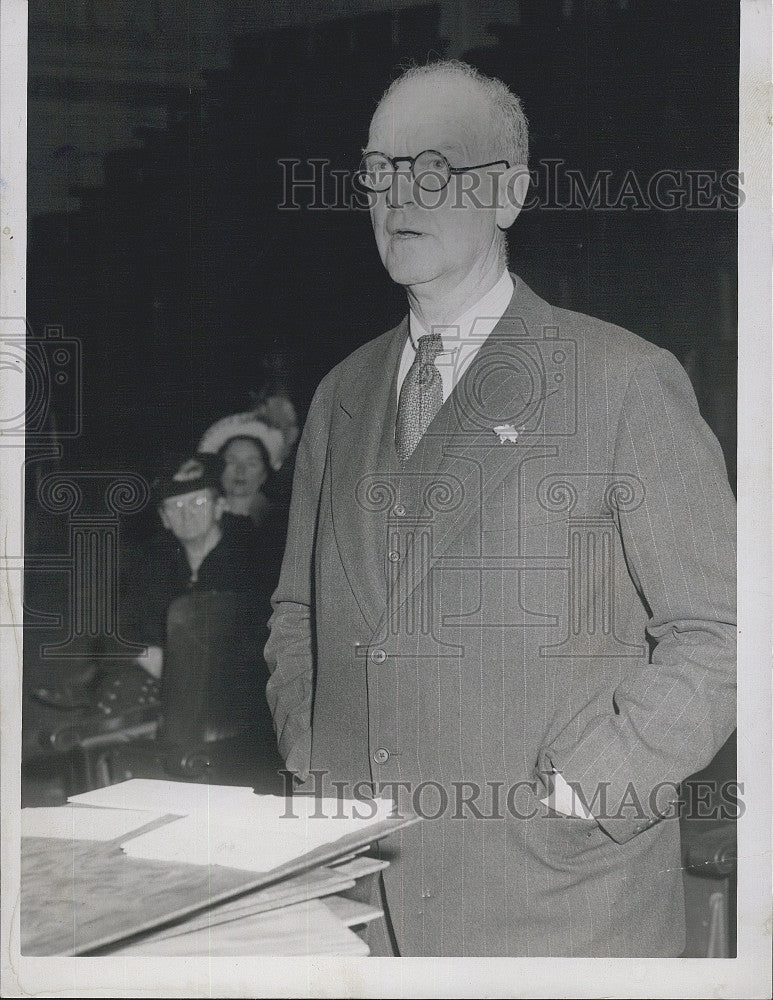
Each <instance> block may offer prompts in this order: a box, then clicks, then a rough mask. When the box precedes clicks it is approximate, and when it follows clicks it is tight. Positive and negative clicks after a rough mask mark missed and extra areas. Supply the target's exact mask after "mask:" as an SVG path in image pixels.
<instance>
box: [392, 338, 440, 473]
mask: <svg viewBox="0 0 773 1000" xmlns="http://www.w3.org/2000/svg"><path fill="white" fill-rule="evenodd" d="M442 350H443V341H442V339H441V337H440V334H439V333H427V334H425V335H424V336H423V337H419V343H418V344H417V346H416V357H415V358H414V359H413V364H412V365H411V367H410V368H409V369H408V374H407V375H406V376H405V380H404V381H403V387H402V389H401V390H400V402H399V403H398V406H397V428H396V431H395V445H396V447H397V454H398V455H399V456H400V459H401V461H403V462H407V460H408V459H409V458H410V457H411V455H412V454H413V451H414V449H415V447H416V445H417V444H418V443H419V441H421V438H422V436H423V434H424V432H425V431H426V429H427V428H428V427H429V425H430V422H431V421H432V418H433V417H434V416H435V414H436V413H437V411H438V410H439V409H440V407H441V406H442V404H443V380H442V379H441V377H440V372H439V371H438V369H437V366H436V365H435V358H436V357H437V356H438V354H440V353H441V352H442Z"/></svg>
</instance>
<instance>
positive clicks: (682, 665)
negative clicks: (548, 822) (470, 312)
mask: <svg viewBox="0 0 773 1000" xmlns="http://www.w3.org/2000/svg"><path fill="white" fill-rule="evenodd" d="M615 472H616V473H618V474H623V473H633V474H634V475H635V476H637V477H638V479H639V480H640V481H641V483H642V486H643V489H644V499H643V502H642V503H641V504H639V505H638V506H635V507H634V505H631V506H632V509H626V508H625V506H624V505H623V504H619V505H618V509H617V510H616V512H615V516H616V519H617V525H618V529H619V532H620V539H621V542H622V546H623V551H624V555H625V560H626V563H627V566H628V570H629V573H630V575H631V579H632V580H633V582H634V584H635V586H636V588H637V590H638V591H639V594H640V596H641V597H642V599H643V601H644V603H645V606H646V607H647V609H648V616H649V622H648V626H647V638H648V639H649V642H650V646H651V649H652V653H651V657H650V663H649V666H648V669H646V670H639V671H633V672H631V673H630V674H629V675H628V676H627V677H626V678H625V679H624V680H623V681H622V683H620V684H619V685H618V687H617V688H616V689H615V691H614V697H613V699H612V704H610V706H609V709H608V711H606V712H605V713H604V714H601V715H598V716H596V717H595V718H592V719H590V720H589V722H588V724H587V725H586V726H585V728H584V731H583V732H582V734H581V736H580V739H579V741H577V740H576V732H575V734H574V735H573V736H572V737H571V738H570V737H569V735H568V734H566V733H565V734H563V737H562V736H561V735H559V737H558V738H557V739H556V740H554V741H553V743H552V745H551V746H550V747H548V748H546V752H545V755H544V756H545V759H546V761H547V764H548V765H550V764H552V765H553V766H555V768H556V770H558V771H560V772H562V773H563V775H564V778H565V779H566V780H567V781H568V782H569V784H574V785H576V786H579V789H580V790H581V791H582V794H583V797H584V799H585V801H586V802H591V800H592V798H593V796H594V794H596V792H597V790H598V789H599V788H600V787H601V786H602V785H603V786H604V787H605V789H606V801H607V808H608V810H609V811H608V812H607V813H606V815H603V814H600V813H599V812H597V810H596V809H593V810H592V811H593V813H594V816H596V818H597V819H598V821H599V822H600V824H601V825H602V827H603V828H604V829H605V830H606V832H607V833H609V834H610V836H612V837H613V838H614V839H615V840H617V841H618V842H620V843H622V842H624V841H626V840H629V839H630V838H631V837H633V836H635V835H636V834H638V833H640V832H642V831H643V830H645V829H647V828H648V827H650V826H652V825H653V824H654V823H656V822H657V821H658V819H659V818H660V817H661V815H662V814H663V812H664V807H665V811H667V808H668V806H669V802H668V801H667V800H670V802H671V803H673V801H674V800H675V799H676V796H677V788H676V786H677V784H678V783H679V782H681V781H682V780H683V779H685V778H686V777H688V776H689V775H690V774H693V773H694V772H695V771H697V770H699V769H700V768H702V767H704V766H705V765H706V764H708V763H709V761H710V760H711V759H712V757H714V755H715V754H716V753H717V751H718V750H719V748H720V747H721V746H722V744H723V743H724V742H725V740H726V739H727V738H728V737H729V735H730V734H731V733H732V731H733V729H734V727H735V665H736V628H735V625H736V617H735V615H736V611H735V566H736V560H735V530H736V524H735V501H734V498H733V494H732V492H731V490H730V486H729V483H728V481H727V474H726V471H725V464H724V459H723V456H722V452H721V450H720V447H719V444H718V442H717V440H716V438H715V437H714V435H713V434H712V433H711V431H710V430H709V428H708V427H707V425H706V424H705V423H704V421H703V420H702V418H701V416H700V413H699V411H698V405H697V402H696V400H695V395H694V393H693V391H692V386H691V385H690V382H689V379H688V378H687V375H686V373H685V372H684V370H683V368H682V366H681V365H680V364H679V363H678V362H677V361H676V359H675V358H674V357H673V356H672V355H671V354H669V353H668V352H667V351H662V350H660V349H657V350H656V351H654V352H652V353H650V354H648V355H647V356H646V357H645V358H644V359H643V360H642V361H640V362H639V363H638V365H637V367H636V368H635V369H634V370H633V371H632V373H631V377H630V381H629V384H628V388H627V392H626V396H625V401H624V404H623V407H622V411H621V415H620V420H619V424H618V429H617V438H616V443H615V459H614V469H613V476H614V473H615ZM642 638H644V637H642ZM543 763H544V762H543ZM541 769H543V768H541ZM548 769H549V766H548V767H544V770H548ZM657 789H661V790H662V791H663V793H664V794H663V795H662V796H660V797H656V796H655V795H654V791H655V790H657ZM669 791H670V794H669ZM621 804H627V805H628V806H630V809H628V811H626V810H624V809H623V810H621V809H620V808H619V807H620V806H621ZM632 813H633V814H634V815H633V818H631V815H632Z"/></svg>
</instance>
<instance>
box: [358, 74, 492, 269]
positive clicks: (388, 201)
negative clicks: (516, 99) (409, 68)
mask: <svg viewBox="0 0 773 1000" xmlns="http://www.w3.org/2000/svg"><path fill="white" fill-rule="evenodd" d="M425 149H432V150H437V151H438V152H440V153H443V155H444V156H445V157H446V159H447V160H448V162H449V163H450V164H451V166H452V167H466V166H471V165H474V164H477V163H486V162H489V161H491V160H497V159H500V158H502V156H503V154H502V151H501V150H498V149H493V148H492V140H491V136H490V119H489V113H488V109H487V107H486V104H485V101H484V100H483V98H482V96H481V95H480V94H479V93H478V90H477V88H476V87H475V86H474V84H472V83H471V82H469V81H466V80H456V79H443V78H440V77H439V78H436V79H435V78H429V79H424V80H413V81H408V82H406V83H403V84H402V85H401V86H400V87H399V88H398V89H397V91H396V92H395V93H394V94H393V95H392V96H391V97H390V98H389V99H388V100H386V101H384V102H383V103H382V105H381V106H380V107H379V108H378V110H377V111H376V114H375V115H374V117H373V121H372V122H371V126H370V133H369V136H368V150H369V151H373V150H376V151H378V152H381V153H386V154H387V156H390V157H395V156H416V155H418V154H419V153H421V152H422V151H423V150H425ZM406 167H407V164H402V163H401V164H398V168H399V169H398V173H397V176H396V177H395V178H394V180H393V182H392V186H391V187H390V188H389V189H388V190H387V191H385V192H383V193H380V194H373V195H371V197H372V198H373V202H372V203H371V205H372V207H371V221H372V223H373V231H374V233H375V236H376V244H377V246H378V250H379V253H380V255H381V260H382V261H383V263H384V266H385V267H386V269H387V271H388V272H389V275H390V277H391V278H392V280H393V281H395V282H397V283H398V284H400V285H407V286H417V285H421V284H424V283H426V282H435V283H436V287H446V286H448V287H454V286H456V285H458V284H459V283H460V281H461V280H462V279H464V278H465V277H466V276H467V275H468V274H470V273H471V271H472V270H473V269H474V267H475V265H476V263H478V264H480V263H482V262H483V261H485V260H486V257H487V255H490V254H491V251H492V246H493V244H494V242H495V239H496V224H497V222H496V210H495V208H494V207H493V206H494V202H495V198H496V194H495V180H494V176H493V174H492V173H491V171H487V170H477V171H472V172H470V173H465V174H452V176H451V179H450V181H449V183H448V186H447V187H446V188H445V189H444V190H443V191H442V192H424V191H422V190H421V189H418V188H417V186H416V185H415V184H414V183H413V181H412V179H411V176H410V173H409V172H408V170H407V169H405V168H406ZM499 169H500V171H501V169H502V168H501V167H500V168H499ZM471 189H472V193H470V192H471ZM476 200H477V202H478V204H475V201H476Z"/></svg>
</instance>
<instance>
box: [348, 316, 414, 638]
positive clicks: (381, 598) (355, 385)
mask: <svg viewBox="0 0 773 1000" xmlns="http://www.w3.org/2000/svg"><path fill="white" fill-rule="evenodd" d="M407 336H408V319H407V317H406V318H405V319H404V320H403V321H402V323H400V325H399V326H397V327H396V328H395V329H394V330H392V331H391V332H390V333H388V334H385V335H384V337H382V338H381V340H380V342H377V343H376V345H375V350H374V351H373V352H372V353H371V354H369V355H368V356H367V363H366V364H364V365H362V366H360V368H359V370H358V372H357V373H356V374H355V375H354V376H353V377H352V378H350V379H349V380H347V381H345V382H344V383H343V384H342V385H341V388H340V390H339V396H338V407H337V410H336V412H334V416H333V419H334V422H335V424H334V427H333V432H332V433H331V440H332V442H333V446H332V449H331V458H330V462H331V478H332V496H333V497H334V503H333V504H332V517H333V530H334V533H335V539H336V544H337V546H338V550H339V553H340V556H341V561H342V562H343V566H344V570H345V572H346V576H347V579H348V580H349V584H350V586H351V588H352V591H353V593H354V595H355V598H356V600H357V603H358V604H359V607H360V610H361V612H362V614H363V617H364V618H365V620H366V622H368V624H369V625H370V626H371V627H372V628H374V627H375V625H376V623H377V622H378V621H379V620H380V618H381V617H382V615H383V612H384V607H385V605H386V577H385V575H384V556H385V553H384V544H385V539H386V534H385V526H386V517H387V514H388V511H389V509H390V508H391V506H392V505H393V504H394V502H395V499H396V494H394V483H393V479H392V477H393V475H394V471H395V463H396V462H397V456H396V455H395V453H394V444H393V438H394V423H395V417H396V409H397V402H396V382H397V373H398V369H399V365H400V358H401V355H402V351H403V347H404V345H405V340H406V338H407ZM386 446H390V447H386ZM390 448H391V450H390Z"/></svg>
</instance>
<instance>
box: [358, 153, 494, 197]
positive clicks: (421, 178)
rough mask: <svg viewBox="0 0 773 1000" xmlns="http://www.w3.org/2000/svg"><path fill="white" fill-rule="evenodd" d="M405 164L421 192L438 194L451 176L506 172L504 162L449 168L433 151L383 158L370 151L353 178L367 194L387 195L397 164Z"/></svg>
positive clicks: (383, 156) (381, 154)
mask: <svg viewBox="0 0 773 1000" xmlns="http://www.w3.org/2000/svg"><path fill="white" fill-rule="evenodd" d="M398 163H407V164H408V169H409V170H410V172H411V178H412V179H413V181H415V183H416V184H418V185H419V187H420V188H421V189H422V191H442V190H443V188H444V187H445V186H446V184H448V182H449V181H450V180H451V175H452V174H463V173H465V172H466V171H468V170H481V169H482V168H483V167H498V166H504V167H505V168H506V169H507V168H509V166H510V163H509V162H508V161H507V160H491V161H490V162H489V163H476V164H475V165H474V166H471V167H452V166H451V164H450V163H449V162H448V160H447V159H446V158H445V156H443V154H442V153H439V152H438V151H437V150H436V149H425V150H424V152H423V153H419V155H418V156H387V155H386V153H379V152H377V151H373V152H370V153H365V155H364V156H363V158H362V159H361V160H360V169H359V170H358V172H357V174H358V177H359V178H360V180H361V182H362V184H363V186H364V187H366V188H367V189H368V190H369V191H388V190H389V188H390V187H391V186H392V181H393V179H394V177H395V174H396V173H397V164H398Z"/></svg>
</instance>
